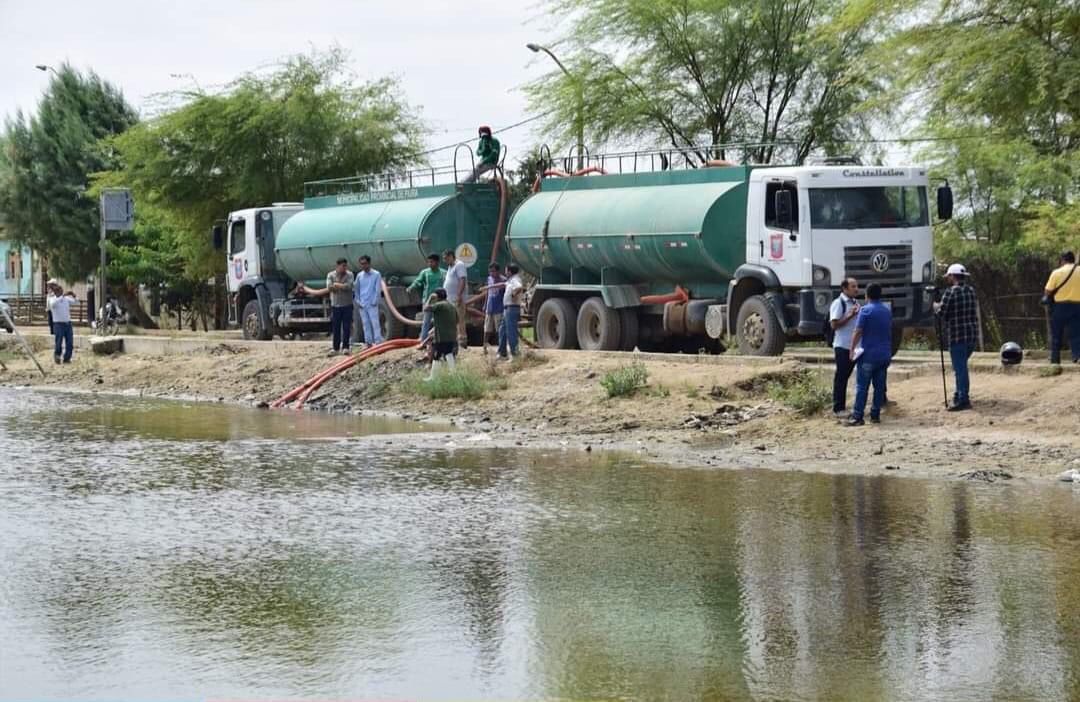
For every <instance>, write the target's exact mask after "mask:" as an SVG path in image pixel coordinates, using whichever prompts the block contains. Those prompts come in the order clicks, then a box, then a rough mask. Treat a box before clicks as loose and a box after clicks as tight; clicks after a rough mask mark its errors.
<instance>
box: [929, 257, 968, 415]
mask: <svg viewBox="0 0 1080 702" xmlns="http://www.w3.org/2000/svg"><path fill="white" fill-rule="evenodd" d="M967 279H968V272H967V269H966V268H964V266H963V265H961V264H959V263H954V264H952V265H951V266H949V269H948V271H946V273H945V280H946V281H947V282H948V283H949V285H950V287H949V289H948V290H946V291H945V294H943V295H942V296H941V302H935V303H934V312H935V313H936V314H937V316H938V317H940V318H941V321H942V322H943V324H944V327H945V340H939V341H940V343H943V344H948V349H949V358H950V359H952V367H953V373H955V374H956V392H954V393H953V403H952V404H951V405H949V411H950V412H960V411H963V410H969V409H971V397H970V395H969V391H970V388H971V380H970V377H969V375H968V359H969V358H971V354H972V353H974V352H975V344H976V343H977V342H978V340H979V311H978V308H979V301H978V299H977V298H976V297H975V288H973V287H971V286H970V285H968V282H967Z"/></svg>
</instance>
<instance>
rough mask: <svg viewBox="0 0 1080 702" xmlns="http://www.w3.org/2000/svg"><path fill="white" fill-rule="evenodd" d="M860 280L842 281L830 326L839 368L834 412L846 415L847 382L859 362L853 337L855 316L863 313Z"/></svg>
mask: <svg viewBox="0 0 1080 702" xmlns="http://www.w3.org/2000/svg"><path fill="white" fill-rule="evenodd" d="M858 294H859V281H857V280H855V279H854V278H844V282H842V283H840V295H839V296H838V297H837V298H836V299H835V300H833V303H832V306H831V307H829V326H830V327H831V329H832V333H833V342H832V347H833V356H834V359H835V362H836V372H835V374H834V375H833V393H832V409H833V415H835V416H837V417H843V416H844V412H845V410H846V408H847V386H848V381H849V380H850V379H851V371H853V370H854V369H855V364H854V363H852V362H851V338H852V337H853V336H854V335H855V317H856V316H857V315H858V314H859V303H858V302H857V301H856V300H855V296H856V295H858Z"/></svg>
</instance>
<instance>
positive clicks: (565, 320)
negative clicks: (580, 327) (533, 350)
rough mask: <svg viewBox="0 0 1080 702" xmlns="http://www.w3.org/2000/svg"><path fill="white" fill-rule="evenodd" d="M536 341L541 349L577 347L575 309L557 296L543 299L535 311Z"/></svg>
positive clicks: (568, 302) (567, 301)
mask: <svg viewBox="0 0 1080 702" xmlns="http://www.w3.org/2000/svg"><path fill="white" fill-rule="evenodd" d="M534 325H535V327H536V343H537V344H538V345H539V346H540V348H542V349H576V348H577V341H578V339H577V311H576V310H575V309H574V305H573V303H571V302H570V301H569V300H564V299H562V298H559V297H552V298H549V299H547V300H544V304H542V305H540V309H539V310H538V311H537V313H536V321H535V322H534Z"/></svg>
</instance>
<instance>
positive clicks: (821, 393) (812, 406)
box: [765, 372, 832, 417]
mask: <svg viewBox="0 0 1080 702" xmlns="http://www.w3.org/2000/svg"><path fill="white" fill-rule="evenodd" d="M765 393H766V394H767V395H768V396H769V399H770V400H772V401H773V402H779V403H780V404H783V405H787V406H788V407H791V408H792V409H794V410H795V411H797V412H798V413H799V414H801V415H804V416H807V417H809V416H812V415H815V414H818V413H819V412H821V411H822V410H824V409H825V408H826V407H829V406H830V405H832V388H829V387H827V386H826V385H825V383H824V382H822V380H821V379H820V378H818V377H817V375H816V374H814V373H810V372H802V373H796V374H792V375H791V376H789V377H788V379H785V380H783V381H772V382H770V383H769V384H768V385H767V386H766V387H765Z"/></svg>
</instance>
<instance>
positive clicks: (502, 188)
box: [488, 175, 506, 265]
mask: <svg viewBox="0 0 1080 702" xmlns="http://www.w3.org/2000/svg"><path fill="white" fill-rule="evenodd" d="M493 180H494V181H495V184H496V185H498V186H499V226H498V227H496V228H495V243H494V244H493V245H492V247H491V261H489V262H488V265H491V264H492V263H495V259H497V258H498V257H499V246H501V245H502V238H503V230H504V229H505V228H506V220H505V218H506V181H504V180H503V178H502V176H500V175H496V176H495V178H494V179H493Z"/></svg>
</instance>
